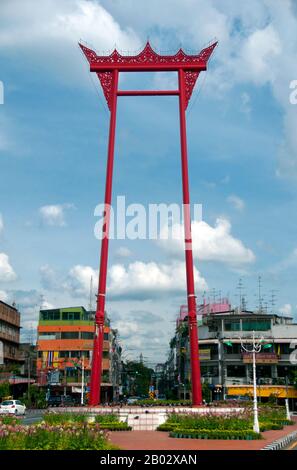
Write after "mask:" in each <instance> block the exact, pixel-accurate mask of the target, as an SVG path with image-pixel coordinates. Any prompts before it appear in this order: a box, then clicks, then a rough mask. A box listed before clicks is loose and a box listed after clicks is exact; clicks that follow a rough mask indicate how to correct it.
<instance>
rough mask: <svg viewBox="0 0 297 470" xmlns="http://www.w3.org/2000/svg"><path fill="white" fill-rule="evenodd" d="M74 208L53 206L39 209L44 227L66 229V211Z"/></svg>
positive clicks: (66, 205) (70, 205)
mask: <svg viewBox="0 0 297 470" xmlns="http://www.w3.org/2000/svg"><path fill="white" fill-rule="evenodd" d="M72 208H74V205H73V204H51V205H47V206H42V207H40V208H39V214H40V217H41V220H42V223H43V224H44V225H50V226H55V227H65V226H66V225H67V224H66V221H65V210H67V209H72Z"/></svg>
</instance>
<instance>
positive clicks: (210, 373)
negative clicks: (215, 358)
mask: <svg viewBox="0 0 297 470" xmlns="http://www.w3.org/2000/svg"><path fill="white" fill-rule="evenodd" d="M201 375H202V377H217V376H218V375H219V369H218V367H217V366H201Z"/></svg>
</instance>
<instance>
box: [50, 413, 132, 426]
mask: <svg viewBox="0 0 297 470" xmlns="http://www.w3.org/2000/svg"><path fill="white" fill-rule="evenodd" d="M89 417H90V415H88V414H78V413H71V412H70V413H56V412H49V413H47V414H45V415H44V417H43V420H44V422H45V423H47V424H49V425H59V424H66V423H87V422H88V418H89ZM95 423H96V425H97V427H98V429H104V430H109V431H131V429H132V428H131V426H128V425H127V423H124V422H121V421H119V417H118V415H115V414H98V415H96V416H95ZM89 426H90V427H92V426H93V427H94V423H89Z"/></svg>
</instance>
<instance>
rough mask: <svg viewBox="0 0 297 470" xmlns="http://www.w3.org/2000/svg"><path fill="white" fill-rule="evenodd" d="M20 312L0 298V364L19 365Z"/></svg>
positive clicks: (6, 365)
mask: <svg viewBox="0 0 297 470" xmlns="http://www.w3.org/2000/svg"><path fill="white" fill-rule="evenodd" d="M20 329H21V326H20V313H19V312H18V310H17V308H16V307H15V306H14V305H8V304H6V303H5V302H2V301H1V300H0V365H1V366H4V367H3V368H5V367H6V368H7V367H9V365H13V364H15V365H20V364H21V363H22V358H21V357H20V351H19V345H20Z"/></svg>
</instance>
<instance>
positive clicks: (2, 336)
mask: <svg viewBox="0 0 297 470" xmlns="http://www.w3.org/2000/svg"><path fill="white" fill-rule="evenodd" d="M0 340H4V341H11V342H12V343H16V344H19V342H20V334H19V333H16V334H10V333H6V332H4V331H0Z"/></svg>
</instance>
